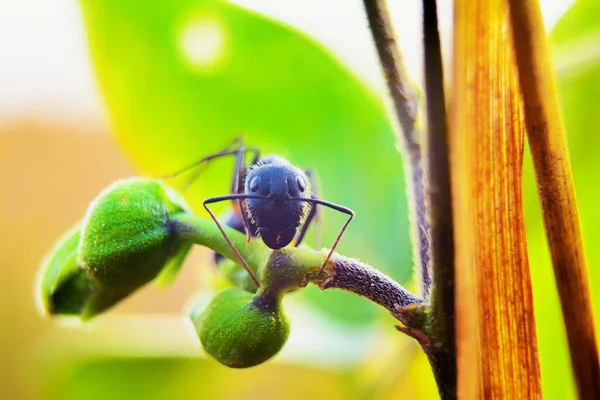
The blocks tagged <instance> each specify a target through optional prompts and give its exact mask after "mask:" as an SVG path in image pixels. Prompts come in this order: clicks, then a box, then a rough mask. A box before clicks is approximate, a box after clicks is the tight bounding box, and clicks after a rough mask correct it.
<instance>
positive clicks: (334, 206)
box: [290, 197, 354, 275]
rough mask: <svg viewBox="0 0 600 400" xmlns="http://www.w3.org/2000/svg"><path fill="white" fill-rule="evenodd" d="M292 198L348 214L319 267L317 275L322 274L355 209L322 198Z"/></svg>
mask: <svg viewBox="0 0 600 400" xmlns="http://www.w3.org/2000/svg"><path fill="white" fill-rule="evenodd" d="M290 200H292V201H305V202H307V203H311V204H314V205H317V204H320V205H322V206H325V207H329V208H331V209H333V210H336V211H339V212H341V213H344V214H346V215H348V219H347V220H346V222H345V223H344V225H343V226H342V229H340V233H338V235H337V237H336V238H335V242H333V246H331V249H330V250H329V253H328V254H327V257H325V261H323V265H321V268H320V269H319V272H318V273H317V275H320V274H321V272H323V270H324V269H325V267H326V266H327V263H328V262H329V259H330V258H331V256H332V255H333V252H334V251H335V248H336V247H337V245H338V243H339V242H340V239H341V238H342V236H343V235H344V232H346V228H347V227H348V224H350V221H352V218H354V211H352V210H351V209H349V208H348V207H344V206H340V205H339V204H335V203H331V202H329V201H325V200H321V199H313V198H311V199H308V198H301V197H299V198H291V199H290Z"/></svg>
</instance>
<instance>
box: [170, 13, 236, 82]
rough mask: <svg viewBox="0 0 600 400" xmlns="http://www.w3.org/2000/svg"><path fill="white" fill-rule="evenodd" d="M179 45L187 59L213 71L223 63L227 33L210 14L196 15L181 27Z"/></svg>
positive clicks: (200, 68)
mask: <svg viewBox="0 0 600 400" xmlns="http://www.w3.org/2000/svg"><path fill="white" fill-rule="evenodd" d="M179 38H180V39H179V40H180V43H179V47H180V50H181V53H182V54H183V57H184V59H185V61H186V62H187V63H188V64H190V66H191V67H193V68H194V69H197V70H201V71H211V70H214V69H215V68H216V67H219V66H220V65H222V64H223V62H224V59H225V53H226V45H227V43H226V42H227V40H226V33H225V29H224V27H223V25H222V24H221V23H220V22H219V21H218V20H217V19H215V18H213V17H210V16H195V17H192V18H190V19H189V20H187V21H186V22H185V23H184V24H183V26H182V29H181V35H180V36H179Z"/></svg>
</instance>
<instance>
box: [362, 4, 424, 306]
mask: <svg viewBox="0 0 600 400" xmlns="http://www.w3.org/2000/svg"><path fill="white" fill-rule="evenodd" d="M364 5H365V9H366V12H367V18H368V20H369V27H370V29H371V34H372V36H373V40H374V41H375V46H376V47H377V52H378V54H379V59H380V62H381V66H382V68H383V72H384V76H385V78H386V83H387V85H388V89H389V92H390V95H391V97H392V100H393V102H394V110H395V112H396V117H397V119H398V122H399V124H400V126H401V128H402V133H403V135H398V139H399V142H400V145H401V147H402V148H403V149H405V151H404V152H403V155H404V157H405V163H404V164H405V171H406V175H407V176H409V177H410V180H409V181H408V193H409V196H410V197H411V198H412V200H413V201H411V202H410V203H409V207H410V210H409V212H410V215H411V218H410V220H411V226H412V231H413V234H412V235H411V237H412V240H413V247H414V248H415V250H416V251H414V252H413V257H415V264H416V265H417V266H419V268H420V271H419V272H420V280H421V292H422V295H423V296H424V297H425V298H428V297H429V291H430V287H431V272H430V266H429V258H430V255H429V228H428V225H427V217H426V209H425V197H424V192H423V166H422V164H421V146H420V143H419V139H420V132H419V130H418V129H416V116H417V111H418V97H417V93H416V90H415V86H416V85H414V84H413V83H412V81H411V80H410V78H409V76H408V73H407V72H406V67H405V66H404V61H403V59H402V54H401V53H400V51H399V49H398V46H397V44H396V35H395V34H394V29H393V26H392V23H391V21H390V17H389V13H388V11H387V6H386V3H385V1H383V0H364Z"/></svg>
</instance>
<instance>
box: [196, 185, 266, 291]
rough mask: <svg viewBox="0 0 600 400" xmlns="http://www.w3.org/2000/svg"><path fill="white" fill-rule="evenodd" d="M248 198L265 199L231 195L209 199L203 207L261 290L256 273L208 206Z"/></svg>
mask: <svg viewBox="0 0 600 400" xmlns="http://www.w3.org/2000/svg"><path fill="white" fill-rule="evenodd" d="M248 198H253V199H264V197H262V196H252V195H245V194H230V195H228V196H219V197H211V198H208V199H206V200H204V202H203V205H204V208H205V209H206V211H207V212H208V214H209V215H210V217H211V218H212V220H213V221H214V223H215V224H216V225H217V228H218V229H219V231H220V232H221V235H223V238H224V239H225V241H226V242H227V245H228V246H229V248H230V249H231V251H232V252H233V254H234V256H235V258H237V259H238V261H239V262H240V264H241V265H242V267H244V269H245V270H246V272H247V273H248V275H250V278H252V281H253V282H254V284H255V285H256V287H257V288H260V283H259V282H258V279H257V278H256V276H255V275H254V273H253V272H252V270H251V269H250V267H249V266H248V264H247V263H246V261H245V260H244V258H243V257H242V255H241V254H240V252H239V251H238V250H237V249H236V248H235V246H234V245H233V243H231V240H230V239H229V237H228V236H227V234H226V233H225V230H223V227H222V226H221V224H220V223H219V220H218V219H217V217H215V215H214V214H213V212H212V211H211V210H210V208H208V205H209V204H212V203H218V202H220V201H224V200H243V199H248Z"/></svg>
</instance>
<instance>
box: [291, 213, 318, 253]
mask: <svg viewBox="0 0 600 400" xmlns="http://www.w3.org/2000/svg"><path fill="white" fill-rule="evenodd" d="M316 216H317V205H316V204H310V211H309V212H308V216H307V217H306V221H304V223H303V224H302V228H300V233H298V237H297V238H296V243H294V247H298V246H300V243H302V239H304V235H305V234H306V231H307V230H308V228H309V226H310V223H311V222H312V221H313V220H315V217H316ZM315 222H318V221H317V220H315Z"/></svg>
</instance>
